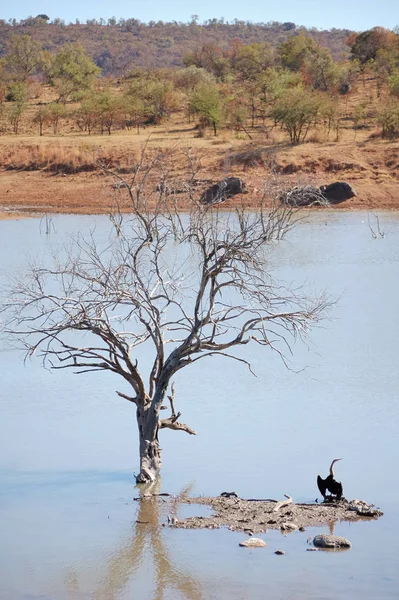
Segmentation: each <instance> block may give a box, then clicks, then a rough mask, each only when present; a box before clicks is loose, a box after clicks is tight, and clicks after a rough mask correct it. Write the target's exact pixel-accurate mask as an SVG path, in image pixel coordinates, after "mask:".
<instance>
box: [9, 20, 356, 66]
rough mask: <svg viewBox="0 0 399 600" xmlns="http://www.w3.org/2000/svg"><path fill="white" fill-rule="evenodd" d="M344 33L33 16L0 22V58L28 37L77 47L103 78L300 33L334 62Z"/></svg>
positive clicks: (343, 50) (50, 46) (343, 51)
mask: <svg viewBox="0 0 399 600" xmlns="http://www.w3.org/2000/svg"><path fill="white" fill-rule="evenodd" d="M350 33H351V32H350V31H349V30H347V29H331V30H325V31H319V30H317V29H315V28H313V29H307V28H305V27H300V26H297V25H295V23H278V22H276V21H272V22H269V23H252V22H250V21H239V20H235V21H234V22H232V23H229V22H225V21H224V19H211V20H209V21H205V22H203V23H201V24H200V23H199V22H198V19H197V18H196V16H195V15H194V16H193V18H192V19H191V21H190V22H189V23H181V22H177V21H172V22H169V23H165V22H163V21H157V22H155V21H150V22H149V23H142V22H140V21H139V20H138V19H134V18H131V19H120V20H119V21H116V19H108V21H105V20H104V19H99V20H96V19H90V20H88V21H87V22H86V23H80V22H79V21H76V22H75V23H68V24H66V23H65V22H64V21H63V20H62V19H54V20H53V21H50V20H49V18H48V16H47V15H38V16H37V17H34V18H33V17H29V18H27V19H24V20H21V21H16V20H15V19H14V20H11V21H8V22H6V21H4V20H3V21H2V20H0V58H1V57H4V56H5V55H6V53H7V46H8V44H9V41H10V39H11V38H12V36H15V35H29V36H31V38H32V39H33V40H35V41H37V42H38V43H39V44H40V46H41V47H42V49H43V50H46V51H48V52H52V53H53V52H57V50H58V49H59V48H60V47H61V46H63V45H64V44H65V43H79V44H80V45H81V46H82V47H83V48H84V49H85V51H86V53H87V54H88V55H89V56H91V57H92V59H93V60H94V62H95V64H96V65H97V66H98V67H100V68H101V69H102V73H103V75H105V76H107V75H114V76H120V75H122V74H123V73H124V72H125V71H126V69H128V68H131V67H133V66H140V67H145V68H163V67H181V66H182V65H183V58H184V56H185V55H186V54H187V53H188V52H190V51H194V50H195V49H196V48H197V47H199V46H202V45H206V46H211V45H216V46H218V47H219V48H221V49H222V50H224V51H227V49H228V48H229V47H231V46H232V45H234V44H235V43H237V42H241V43H243V44H254V43H265V42H267V43H270V44H271V45H272V46H273V47H277V46H278V45H279V44H281V43H283V42H285V41H286V40H287V39H288V38H290V37H292V36H295V35H298V34H303V35H306V36H309V37H311V38H312V39H313V40H314V41H315V42H317V43H319V44H321V45H322V46H325V47H326V48H328V49H329V50H330V51H331V53H332V55H333V57H334V59H335V60H342V59H343V58H344V57H345V56H346V55H347V54H348V47H347V46H346V39H347V38H348V36H349V34H350Z"/></svg>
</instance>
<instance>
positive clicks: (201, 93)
mask: <svg viewBox="0 0 399 600" xmlns="http://www.w3.org/2000/svg"><path fill="white" fill-rule="evenodd" d="M190 108H191V111H192V112H193V113H194V114H197V115H198V116H199V117H200V124H201V126H202V127H206V126H209V125H210V126H212V127H213V132H214V134H215V135H217V128H218V126H219V124H220V122H221V120H222V114H223V111H222V98H221V95H220V91H219V89H218V87H217V85H216V84H213V85H212V84H208V83H201V84H199V85H198V86H197V87H196V88H195V90H194V91H193V93H192V95H191V98H190Z"/></svg>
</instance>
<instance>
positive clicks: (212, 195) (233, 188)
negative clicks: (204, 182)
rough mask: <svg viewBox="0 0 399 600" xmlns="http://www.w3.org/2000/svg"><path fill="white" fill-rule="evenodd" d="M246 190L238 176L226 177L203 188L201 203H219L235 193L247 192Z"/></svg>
mask: <svg viewBox="0 0 399 600" xmlns="http://www.w3.org/2000/svg"><path fill="white" fill-rule="evenodd" d="M247 193H248V190H247V187H246V185H245V183H244V182H243V180H242V179H240V178H239V177H226V179H222V181H218V183H215V184H214V185H212V186H211V187H210V188H208V189H207V190H205V192H204V193H203V194H202V196H201V198H200V203H201V204H210V205H212V204H220V203H221V202H225V201H226V200H227V199H228V198H232V197H233V196H236V195H237V194H247Z"/></svg>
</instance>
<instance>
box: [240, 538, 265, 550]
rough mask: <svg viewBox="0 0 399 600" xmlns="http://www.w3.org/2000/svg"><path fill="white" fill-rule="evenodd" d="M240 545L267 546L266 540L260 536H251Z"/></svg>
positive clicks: (248, 546)
mask: <svg viewBox="0 0 399 600" xmlns="http://www.w3.org/2000/svg"><path fill="white" fill-rule="evenodd" d="M239 545H240V546H243V547H244V548H264V547H265V546H266V542H265V541H263V540H261V539H260V538H255V537H250V538H248V539H247V540H244V541H243V542H240V544H239Z"/></svg>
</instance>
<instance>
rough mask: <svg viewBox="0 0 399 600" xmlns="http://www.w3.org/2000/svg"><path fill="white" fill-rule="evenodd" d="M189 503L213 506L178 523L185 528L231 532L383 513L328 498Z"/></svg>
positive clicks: (192, 500) (188, 501) (293, 526)
mask: <svg viewBox="0 0 399 600" xmlns="http://www.w3.org/2000/svg"><path fill="white" fill-rule="evenodd" d="M180 501H181V502H183V503H186V504H202V505H207V506H210V507H211V508H212V509H213V511H214V514H213V515H210V516H209V517H201V516H199V517H189V518H187V519H181V520H180V519H179V520H176V522H174V524H173V525H174V526H175V527H180V528H183V529H203V528H207V529H216V528H220V527H228V529H230V530H231V531H246V532H248V533H262V532H265V531H267V530H268V529H281V530H283V531H287V532H289V531H294V530H296V529H299V528H302V527H313V526H319V525H328V524H331V523H332V522H334V521H338V520H339V521H359V520H370V519H377V518H379V517H380V516H382V515H383V513H382V512H381V511H380V510H379V509H377V508H375V507H374V506H373V505H370V504H367V503H366V502H364V501H362V500H351V501H348V500H345V499H342V500H340V501H335V502H332V501H328V500H327V501H325V502H322V503H320V504H317V503H312V504H295V503H294V502H292V501H291V499H290V500H289V501H288V502H285V501H284V502H277V501H276V500H270V499H267V500H257V499H249V500H244V499H242V498H238V497H235V496H231V495H230V496H229V497H226V496H218V497H214V498H181V499H180Z"/></svg>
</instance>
